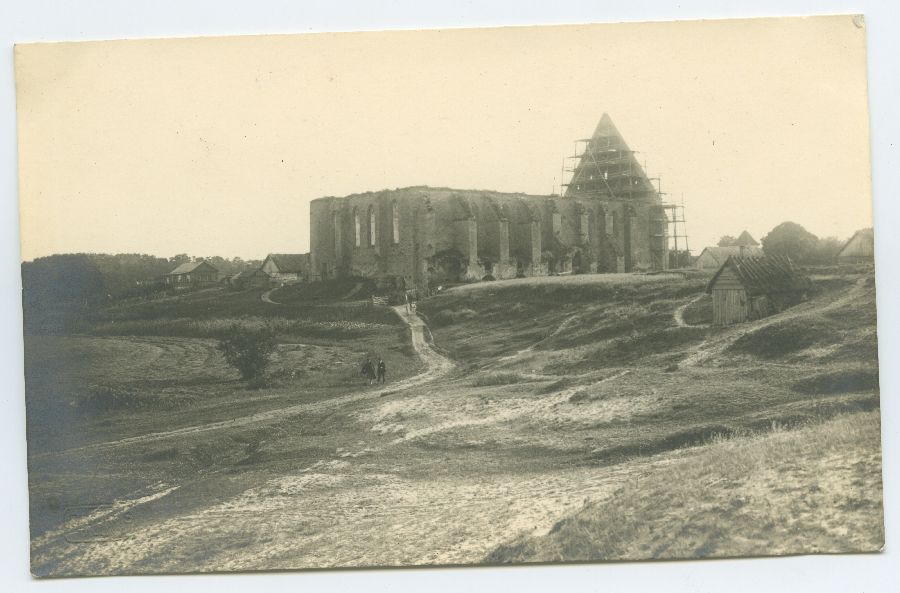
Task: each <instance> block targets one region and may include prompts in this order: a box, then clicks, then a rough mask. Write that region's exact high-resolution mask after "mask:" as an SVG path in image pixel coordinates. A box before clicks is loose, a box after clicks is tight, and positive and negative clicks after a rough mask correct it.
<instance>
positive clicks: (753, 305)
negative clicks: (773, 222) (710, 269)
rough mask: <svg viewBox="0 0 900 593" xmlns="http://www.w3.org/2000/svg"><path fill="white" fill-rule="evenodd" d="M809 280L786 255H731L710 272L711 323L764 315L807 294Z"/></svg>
mask: <svg viewBox="0 0 900 593" xmlns="http://www.w3.org/2000/svg"><path fill="white" fill-rule="evenodd" d="M810 286H811V282H810V280H809V278H807V277H806V276H805V275H804V274H803V273H802V272H801V271H800V270H799V269H798V268H796V267H795V266H794V264H793V262H791V260H790V258H788V257H786V256H768V257H738V256H731V257H729V258H728V259H727V260H725V263H724V264H722V267H720V268H719V269H718V271H717V272H716V273H715V274H714V275H713V277H712V278H711V279H710V281H709V284H707V286H706V292H707V293H708V294H711V295H712V304H713V325H729V324H732V323H742V322H744V321H748V320H753V319H759V318H761V317H766V316H767V315H771V314H772V313H777V312H779V311H781V310H783V309H785V308H787V307H790V306H791V305H794V304H796V303H798V302H800V301H802V300H804V299H805V298H806V297H807V294H808V293H809V289H810Z"/></svg>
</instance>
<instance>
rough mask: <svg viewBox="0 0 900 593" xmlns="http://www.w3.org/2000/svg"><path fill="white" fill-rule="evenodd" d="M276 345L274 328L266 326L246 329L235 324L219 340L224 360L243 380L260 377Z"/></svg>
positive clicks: (252, 379) (269, 361) (253, 379)
mask: <svg viewBox="0 0 900 593" xmlns="http://www.w3.org/2000/svg"><path fill="white" fill-rule="evenodd" d="M276 347H277V342H276V341H275V330H274V329H273V328H271V327H268V326H266V327H261V328H259V329H247V328H243V327H241V326H239V325H237V324H235V325H232V326H231V328H229V330H228V331H227V333H226V334H225V337H223V338H222V339H221V340H220V341H219V349H220V350H221V351H222V354H224V356H225V361H226V362H228V364H230V365H231V366H233V367H234V368H236V369H237V370H238V372H239V373H240V374H241V378H242V379H244V380H245V381H255V380H260V379H262V377H263V373H265V370H266V368H268V366H269V364H270V363H271V357H272V354H273V353H274V352H275V348H276Z"/></svg>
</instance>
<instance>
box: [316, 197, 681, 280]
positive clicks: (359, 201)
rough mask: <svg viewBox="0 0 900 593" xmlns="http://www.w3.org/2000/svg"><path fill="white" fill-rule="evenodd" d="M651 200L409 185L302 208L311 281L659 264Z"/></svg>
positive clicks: (474, 276)
mask: <svg viewBox="0 0 900 593" xmlns="http://www.w3.org/2000/svg"><path fill="white" fill-rule="evenodd" d="M661 217H662V213H661V209H660V202H659V197H658V196H653V197H652V198H650V199H640V200H635V199H632V200H625V199H616V200H613V199H602V198H598V197H577V198H574V197H560V196H533V195H525V194H508V193H500V192H484V191H471V190H454V189H449V188H430V187H410V188H405V189H398V190H391V191H381V192H368V193H364V194H355V195H351V196H346V197H327V198H320V199H317V200H313V201H312V203H311V204H310V220H311V245H310V268H311V270H310V271H311V276H312V279H314V280H320V279H329V278H338V277H347V276H355V277H365V278H374V279H375V280H376V281H377V282H378V284H379V285H381V286H382V287H386V288H398V289H404V288H415V287H418V288H431V287H434V286H435V285H438V284H443V283H447V282H458V281H470V280H479V279H482V278H485V277H488V276H490V277H493V278H497V279H501V278H513V277H516V276H541V275H546V274H552V273H556V274H568V273H592V272H617V271H618V272H627V271H637V270H651V269H661V268H662V266H663V264H664V261H665V258H664V257H659V253H661V252H662V250H664V247H665V242H664V240H665V239H664V236H665V223H663V222H660V220H661Z"/></svg>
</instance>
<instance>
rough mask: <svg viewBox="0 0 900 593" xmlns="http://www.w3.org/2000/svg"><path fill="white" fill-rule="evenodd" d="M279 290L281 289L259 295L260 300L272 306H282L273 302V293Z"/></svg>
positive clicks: (273, 289) (276, 288)
mask: <svg viewBox="0 0 900 593" xmlns="http://www.w3.org/2000/svg"><path fill="white" fill-rule="evenodd" d="M279 288H280V287H278V286H276V287H275V288H272V289H270V290H267V291H266V292H264V293H262V294H261V295H259V298H260V300H262V302H264V303H269V304H270V305H280V304H281V303H276V302H275V301H273V300H272V293H273V292H275V291H276V290H278V289H279Z"/></svg>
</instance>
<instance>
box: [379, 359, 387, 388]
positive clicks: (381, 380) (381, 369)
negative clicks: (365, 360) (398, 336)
mask: <svg viewBox="0 0 900 593" xmlns="http://www.w3.org/2000/svg"><path fill="white" fill-rule="evenodd" d="M386 371H387V367H385V364H384V359H381V358H379V359H378V375H377V376H378V382H379V383H384V373H385V372H386Z"/></svg>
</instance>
